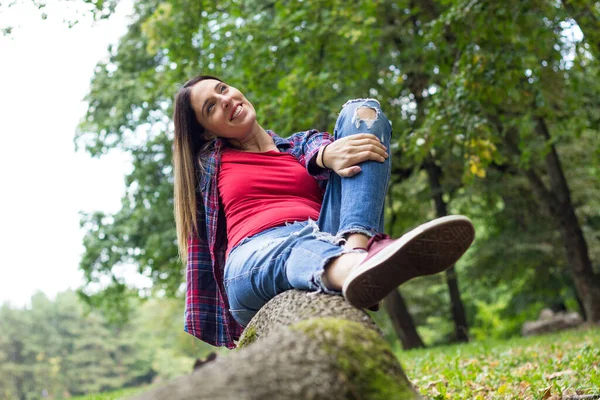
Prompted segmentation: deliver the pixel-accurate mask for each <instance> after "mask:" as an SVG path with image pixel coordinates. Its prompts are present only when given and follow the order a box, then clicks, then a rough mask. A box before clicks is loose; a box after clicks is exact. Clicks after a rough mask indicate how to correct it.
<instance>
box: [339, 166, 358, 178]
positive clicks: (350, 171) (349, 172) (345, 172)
mask: <svg viewBox="0 0 600 400" xmlns="http://www.w3.org/2000/svg"><path fill="white" fill-rule="evenodd" d="M361 171H362V170H361V168H360V167H359V166H358V165H353V166H351V167H348V168H342V169H340V170H339V171H337V174H338V175H339V176H341V177H342V178H350V177H352V176H354V175H356V174H358V173H359V172H361Z"/></svg>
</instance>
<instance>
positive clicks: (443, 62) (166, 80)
mask: <svg viewBox="0 0 600 400" xmlns="http://www.w3.org/2000/svg"><path fill="white" fill-rule="evenodd" d="M583 10H587V11H589V12H588V14H585V13H582V11H583ZM598 10H599V8H598V4H597V2H594V1H578V2H570V1H569V2H562V5H561V3H556V2H552V1H546V0H529V1H524V2H517V1H509V2H495V3H490V2H481V1H476V0H474V1H473V0H469V1H466V0H443V1H442V0H440V1H429V0H411V1H409V0H403V1H388V0H378V1H358V2H352V3H349V2H342V1H340V0H319V1H314V2H300V1H298V2H287V3H285V5H284V4H283V3H278V2H267V1H263V0H252V1H243V2H240V1H235V0H225V1H220V2H216V3H215V2H196V1H189V0H169V1H160V2H159V1H156V0H137V1H136V2H135V15H134V19H133V22H132V24H131V25H130V27H129V31H128V32H127V34H126V35H125V36H124V37H123V38H122V39H121V41H120V43H119V45H118V46H117V47H114V48H111V49H109V58H108V59H107V60H105V61H101V62H99V64H98V66H97V67H96V71H95V76H94V79H93V81H92V83H91V87H90V92H89V94H88V96H87V100H88V101H89V107H88V111H87V113H86V115H85V118H84V119H83V121H82V123H81V125H80V129H79V132H78V135H77V138H76V143H77V145H78V146H81V147H84V148H85V149H86V150H87V151H88V152H89V153H90V154H92V155H94V156H101V155H102V154H105V153H106V152H108V151H111V149H117V148H118V149H122V150H125V151H127V152H129V153H131V154H132V156H133V160H134V168H133V170H132V171H131V173H129V174H128V175H127V178H126V179H127V184H128V189H127V193H126V195H125V197H124V198H123V203H122V204H123V206H122V209H121V210H120V211H119V212H118V213H116V214H115V215H105V214H103V213H101V212H99V213H96V214H92V215H86V216H83V218H82V224H83V226H84V227H85V228H86V230H87V235H86V238H85V247H86V252H85V254H84V257H83V259H82V262H81V268H82V269H83V270H84V271H85V274H86V277H87V279H88V281H89V282H99V281H101V280H102V278H103V277H109V278H110V281H111V282H112V283H111V286H110V287H109V288H107V289H105V290H104V291H103V292H100V293H93V292H92V291H91V290H89V289H88V290H85V293H86V295H88V296H89V297H88V300H89V301H90V303H92V304H95V305H99V306H105V308H106V307H112V308H113V315H117V316H118V315H121V316H126V315H125V314H126V311H127V310H128V308H127V306H126V305H125V306H124V305H123V301H121V300H122V299H123V298H124V297H126V296H123V295H122V294H123V293H126V290H125V287H126V283H125V282H124V281H123V279H122V277H119V276H118V275H117V274H116V272H115V271H117V270H118V268H117V267H118V266H119V265H130V264H132V265H135V266H136V267H137V268H138V271H139V272H140V273H142V274H143V275H145V276H148V277H150V278H152V280H153V283H154V286H153V291H154V293H162V292H163V291H164V293H166V294H167V295H170V296H172V295H175V296H176V295H180V294H181V285H182V282H183V280H184V277H183V273H182V270H183V266H182V265H181V264H180V263H179V261H178V259H177V253H176V248H177V247H176V244H175V231H174V222H173V217H172V208H173V203H172V170H171V165H170V162H171V144H170V143H171V142H170V140H171V138H172V126H171V125H170V115H171V112H172V97H173V95H174V93H175V92H176V91H177V89H178V88H179V87H180V85H181V84H182V83H183V82H184V81H185V80H186V79H188V78H189V77H192V76H194V75H196V74H199V73H201V72H202V73H210V74H213V75H218V76H221V77H223V78H224V79H226V80H227V81H228V82H229V83H231V84H233V85H234V86H237V87H238V88H240V89H241V90H242V91H243V92H244V93H245V94H246V95H247V97H248V98H249V99H250V100H251V101H252V102H253V103H254V104H255V106H256V108H257V111H258V119H259V121H260V122H261V123H262V124H263V126H265V127H268V128H271V129H274V130H275V131H276V132H278V133H280V134H282V135H283V136H286V135H288V134H290V133H292V132H294V131H298V130H302V129H306V128H309V127H316V128H318V129H322V130H327V129H328V128H330V127H331V126H332V124H333V122H334V120H335V116H336V110H338V109H339V107H340V105H341V104H343V102H344V101H345V100H346V99H347V98H350V97H368V96H375V97H377V98H379V99H380V100H381V102H382V105H383V109H384V110H385V112H386V115H387V116H388V117H389V118H390V119H391V120H392V122H393V126H394V137H393V140H394V151H393V165H394V171H393V177H392V181H393V183H392V187H391V188H390V201H389V206H388V208H387V210H386V215H387V216H388V217H389V218H388V221H390V222H389V223H388V227H387V229H388V232H390V233H392V234H393V235H394V236H398V235H399V234H400V233H401V232H403V231H405V230H406V229H407V228H408V227H412V226H415V225H417V224H418V223H420V222H423V221H424V220H427V219H430V218H432V217H434V215H435V214H434V207H433V204H432V202H431V189H430V187H429V185H428V183H427V177H426V175H425V173H424V171H423V170H422V166H423V165H424V163H426V162H431V163H434V164H435V165H437V166H438V167H440V168H441V170H442V171H443V176H442V181H441V185H442V190H443V196H444V199H445V201H446V202H447V203H448V204H449V211H450V212H451V213H459V212H460V213H465V214H467V215H469V216H471V217H472V218H473V219H474V220H475V221H476V228H477V233H478V238H477V240H476V242H475V245H474V247H473V249H472V250H471V251H470V253H469V254H468V255H467V257H465V258H464V259H463V260H461V262H460V263H459V264H458V266H457V273H458V274H459V276H460V277H461V282H467V283H466V284H464V283H461V288H462V290H463V294H462V296H463V300H464V302H465V308H466V311H467V314H468V319H469V321H470V322H471V323H472V324H474V325H475V328H476V330H475V332H476V334H477V335H484V332H485V331H486V330H489V329H490V328H491V327H493V326H496V327H497V326H498V324H500V325H501V326H502V328H501V329H495V330H494V331H495V332H496V334H498V335H501V336H507V335H511V334H514V333H515V332H516V331H517V330H518V326H519V325H520V322H522V321H523V320H524V319H525V318H529V317H531V316H533V315H535V314H536V313H537V312H538V311H539V309H540V308H541V307H542V306H543V305H548V304H553V303H561V302H562V303H566V304H569V305H570V306H576V305H577V301H576V298H575V290H574V284H573V279H574V276H573V274H572V272H571V271H570V270H569V263H568V262H567V259H566V257H565V253H564V250H563V247H564V246H563V243H562V241H561V240H562V239H561V237H560V235H559V234H558V231H557V226H558V225H559V224H560V223H561V221H559V220H557V219H556V218H555V217H553V215H552V214H551V213H549V212H548V210H547V207H546V206H545V205H547V200H548V199H544V198H543V197H542V198H540V197H539V196H537V195H535V190H534V188H532V186H531V181H530V180H528V179H526V176H528V174H535V176H536V177H539V179H540V181H541V182H542V183H543V184H545V185H548V182H549V173H548V170H547V166H546V164H545V157H546V156H547V155H548V154H549V152H551V151H552V150H553V149H558V152H559V154H560V156H561V157H562V161H563V165H564V168H563V169H564V171H566V176H567V179H568V182H569V183H570V184H571V187H570V193H569V195H570V196H571V197H572V198H573V199H574V200H575V203H574V204H575V211H576V212H577V213H578V217H579V221H581V225H582V228H583V231H584V234H585V238H586V240H587V241H588V247H589V249H590V250H589V254H590V255H592V256H593V257H592V259H593V260H598V255H599V254H600V236H599V235H598V232H599V225H600V223H599V222H598V221H599V216H598V209H599V208H598V207H594V205H595V204H596V203H597V200H596V199H598V196H597V194H598V191H597V189H596V188H597V187H599V186H600V185H598V183H599V181H600V166H599V164H598V160H600V157H598V155H600V147H599V145H598V142H597V140H596V141H594V140H593V138H595V137H597V135H598V126H599V125H598V122H599V121H600V113H599V112H598V110H600V107H598V106H599V104H598V99H599V98H600V97H599V96H597V93H598V92H599V90H600V84H599V82H600V81H599V80H598V79H597V77H598V67H599V65H598V61H597V60H598V54H597V53H596V51H595V49H596V48H595V46H596V42H595V37H596V31H600V29H596V30H594V22H593V21H594V20H593V18H588V16H589V15H598ZM590 13H591V14H590ZM579 19H581V21H582V24H581V26H578V25H577V22H578V20H579ZM596 21H598V19H596ZM579 27H581V29H582V30H583V37H582V38H581V37H575V36H574V35H573V32H576V31H577V29H578V28H579ZM596 28H597V26H596ZM540 121H542V122H543V123H544V124H545V125H546V126H547V127H548V129H549V134H548V136H547V137H544V136H543V135H540V134H539V132H538V128H539V124H540V123H541V122H540ZM547 194H548V195H549V196H554V195H556V194H555V193H553V191H552V190H549V191H548V193H547ZM575 278H576V277H575ZM500 283H502V284H500ZM403 293H404V294H405V297H406V299H407V302H408V303H409V305H410V307H411V311H412V312H413V314H414V315H415V319H416V321H417V324H419V325H420V326H421V330H422V331H423V329H424V331H426V332H430V333H431V335H430V340H431V341H433V342H444V341H446V340H448V338H449V332H450V326H449V324H448V322H447V321H448V312H447V311H446V310H448V307H449V305H448V304H449V300H448V295H447V294H446V293H447V290H446V289H445V287H444V282H443V280H441V279H440V278H439V277H438V278H434V279H433V280H431V279H429V278H428V279H423V280H416V281H415V282H411V283H409V284H408V285H406V288H403ZM150 294H151V293H143V296H148V295H150ZM126 301H129V300H126ZM119 304H120V305H119ZM119 307H120V309H119ZM115 309H116V310H117V311H116V312H115ZM485 310H488V311H489V310H495V311H493V312H491V311H490V312H486V311H485ZM433 332H439V333H437V334H434V333H433Z"/></svg>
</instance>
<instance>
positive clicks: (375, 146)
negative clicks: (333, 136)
mask: <svg viewBox="0 0 600 400" xmlns="http://www.w3.org/2000/svg"><path fill="white" fill-rule="evenodd" d="M324 148H325V147H321V149H320V150H319V154H318V155H317V161H320V160H322V164H324V165H319V164H320V163H319V162H317V164H318V165H319V167H323V166H326V167H327V168H329V169H331V170H333V171H334V172H335V173H336V174H338V175H339V176H342V177H345V178H349V177H351V176H354V175H356V174H358V173H359V172H360V171H361V169H360V167H359V166H358V164H360V163H362V162H364V161H367V160H371V161H378V162H384V161H385V160H386V159H387V158H388V157H389V155H388V154H387V149H386V148H385V146H384V145H383V143H381V141H380V140H379V138H378V137H377V136H375V135H372V134H370V133H358V134H356V135H351V136H346V137H343V138H341V139H338V140H336V141H335V142H332V143H330V144H329V145H328V146H327V148H326V149H325V150H323V149H324ZM323 151H324V153H323Z"/></svg>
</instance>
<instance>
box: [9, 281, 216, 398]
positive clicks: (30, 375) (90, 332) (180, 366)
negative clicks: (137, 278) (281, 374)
mask: <svg viewBox="0 0 600 400" xmlns="http://www.w3.org/2000/svg"><path fill="white" fill-rule="evenodd" d="M179 308H180V307H179V304H178V302H176V301H172V300H159V299H155V300H152V301H149V302H147V303H145V304H137V305H136V307H135V309H136V312H135V313H133V314H132V315H131V318H130V321H129V323H127V324H124V325H121V326H119V327H117V326H115V325H111V324H109V323H108V322H107V321H106V320H105V319H104V318H103V317H102V315H100V314H99V313H98V312H97V311H91V312H90V310H86V307H85V306H84V304H83V303H82V302H81V301H80V300H79V299H78V297H77V295H76V294H75V293H74V292H70V291H68V292H63V293H59V294H58V295H57V297H56V299H55V300H53V301H51V300H49V299H48V298H47V297H46V296H45V295H44V294H42V293H38V294H36V295H34V296H33V298H32V299H31V307H30V308H26V309H16V308H11V307H10V306H8V305H6V304H5V305H2V306H1V307H0V398H3V399H4V398H6V399H12V398H20V399H37V398H40V397H44V396H46V397H53V398H57V397H58V398H60V397H63V396H72V395H82V394H87V393H99V392H104V391H111V390H115V389H120V388H127V387H130V386H139V385H141V384H147V383H150V382H152V381H153V380H157V379H158V380H160V379H170V378H172V377H174V376H178V375H182V374H184V373H189V372H190V371H191V370H192V365H193V360H194V358H195V357H202V356H203V355H204V354H206V353H208V352H209V351H212V348H209V347H210V346H208V345H205V346H203V345H201V344H198V343H197V342H196V341H195V340H194V339H193V338H192V337H190V336H189V335H187V334H186V333H185V332H183V331H182V330H181V329H179V328H180V325H181V319H182V317H181V312H180V309H179Z"/></svg>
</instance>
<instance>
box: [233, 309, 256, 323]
mask: <svg viewBox="0 0 600 400" xmlns="http://www.w3.org/2000/svg"><path fill="white" fill-rule="evenodd" d="M229 312H230V313H231V315H232V316H233V319H235V320H236V321H237V323H238V324H240V325H241V326H243V327H246V326H247V325H248V324H249V323H250V320H251V319H252V317H254V315H255V314H256V311H251V310H244V309H238V310H229Z"/></svg>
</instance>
